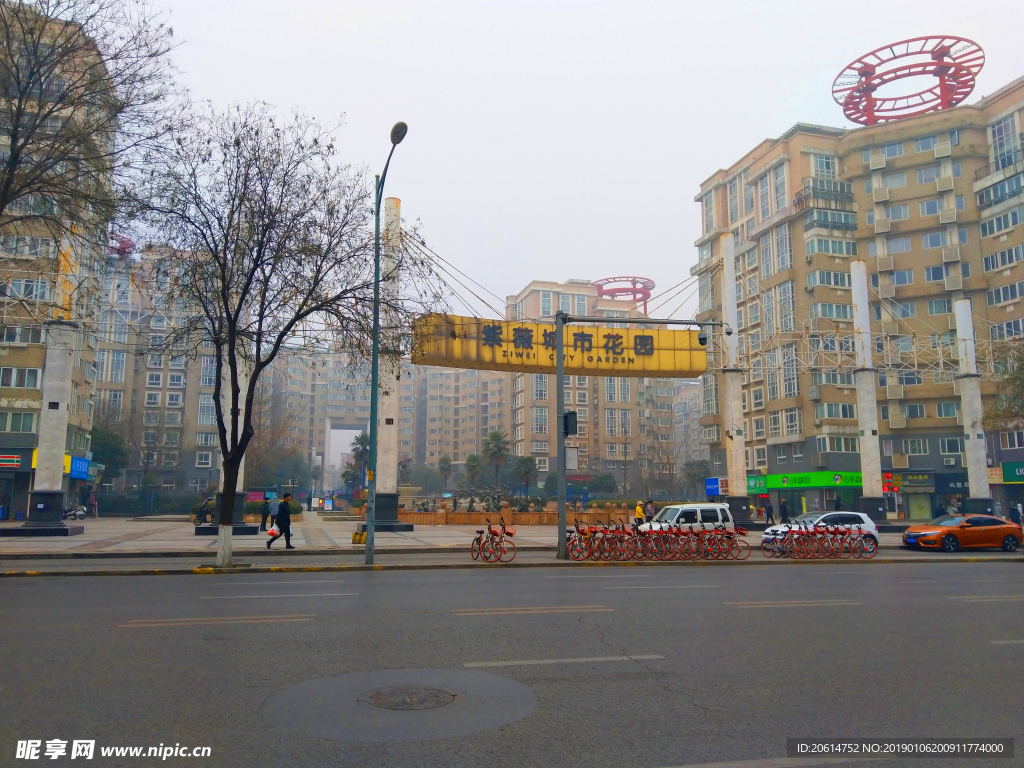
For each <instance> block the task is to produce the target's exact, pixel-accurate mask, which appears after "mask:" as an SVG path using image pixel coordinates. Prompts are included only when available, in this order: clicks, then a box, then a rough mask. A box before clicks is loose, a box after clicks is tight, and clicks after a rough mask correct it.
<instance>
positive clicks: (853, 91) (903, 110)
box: [832, 35, 985, 125]
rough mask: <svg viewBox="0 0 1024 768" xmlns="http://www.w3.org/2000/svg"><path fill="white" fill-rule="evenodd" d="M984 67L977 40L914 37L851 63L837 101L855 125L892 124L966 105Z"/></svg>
mask: <svg viewBox="0 0 1024 768" xmlns="http://www.w3.org/2000/svg"><path fill="white" fill-rule="evenodd" d="M983 66H985V51H983V50H982V48H981V46H980V45H978V44H977V43H976V42H974V41H973V40H968V39H967V38H965V37H957V36H955V35H934V36H928V37H914V38H911V39H909V40H901V41H900V42H898V43H893V44H892V45H887V46H884V47H882V48H877V49H876V50H874V51H871V52H870V53H867V54H865V55H863V56H861V57H860V58H859V59H857V60H855V61H853V62H851V63H850V64H849V65H848V66H847V67H845V68H844V69H843V71H842V72H840V73H839V76H838V77H837V78H836V79H835V82H834V83H832V98H834V99H835V100H836V102H837V103H838V104H840V105H841V106H842V107H843V113H844V114H845V115H846V117H847V118H848V119H850V120H852V121H853V122H855V123H860V124H861V125H875V124H877V123H887V122H890V121H892V120H900V119H902V118H905V117H915V116H917V115H924V114H927V113H929V112H935V111H937V110H940V109H948V108H949V107H955V106H956V105H957V104H961V103H963V101H964V100H965V99H966V98H967V97H968V96H969V95H970V93H971V91H973V90H974V85H975V81H976V78H977V76H978V73H979V72H980V71H981V68H982V67H983ZM922 80H923V82H922ZM900 81H906V82H905V83H901V85H902V86H903V87H902V88H901V85H894V84H896V83H900Z"/></svg>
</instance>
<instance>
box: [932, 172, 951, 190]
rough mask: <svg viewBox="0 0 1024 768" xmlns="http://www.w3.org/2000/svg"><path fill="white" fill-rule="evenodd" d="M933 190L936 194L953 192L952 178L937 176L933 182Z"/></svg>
mask: <svg viewBox="0 0 1024 768" xmlns="http://www.w3.org/2000/svg"><path fill="white" fill-rule="evenodd" d="M935 190H936V191H937V192H952V191H953V177H952V176H939V178H937V179H936V180H935Z"/></svg>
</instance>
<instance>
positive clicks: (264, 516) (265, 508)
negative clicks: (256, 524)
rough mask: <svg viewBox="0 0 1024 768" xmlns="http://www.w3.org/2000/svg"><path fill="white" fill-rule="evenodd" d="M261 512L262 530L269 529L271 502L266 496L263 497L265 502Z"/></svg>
mask: <svg viewBox="0 0 1024 768" xmlns="http://www.w3.org/2000/svg"><path fill="white" fill-rule="evenodd" d="M260 512H261V513H262V519H261V520H260V530H261V531H265V530H267V518H268V517H270V502H269V501H267V499H266V497H264V498H263V504H262V505H261V506H260Z"/></svg>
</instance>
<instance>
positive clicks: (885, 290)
mask: <svg viewBox="0 0 1024 768" xmlns="http://www.w3.org/2000/svg"><path fill="white" fill-rule="evenodd" d="M878 295H879V296H881V297H882V298H883V299H893V298H896V286H895V285H894V284H893V283H882V284H881V285H879V286H878Z"/></svg>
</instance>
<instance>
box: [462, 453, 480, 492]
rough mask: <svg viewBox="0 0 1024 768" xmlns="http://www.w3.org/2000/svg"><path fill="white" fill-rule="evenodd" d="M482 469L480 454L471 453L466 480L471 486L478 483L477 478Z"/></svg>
mask: <svg viewBox="0 0 1024 768" xmlns="http://www.w3.org/2000/svg"><path fill="white" fill-rule="evenodd" d="M482 468H483V467H482V464H481V462H480V455H479V454H476V453H471V454H469V456H467V457H466V480H468V481H469V484H470V485H472V484H473V483H475V482H476V478H477V476H478V475H479V474H480V470H481V469H482Z"/></svg>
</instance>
